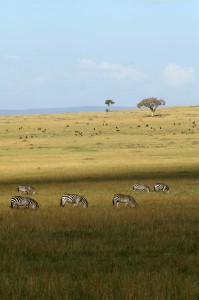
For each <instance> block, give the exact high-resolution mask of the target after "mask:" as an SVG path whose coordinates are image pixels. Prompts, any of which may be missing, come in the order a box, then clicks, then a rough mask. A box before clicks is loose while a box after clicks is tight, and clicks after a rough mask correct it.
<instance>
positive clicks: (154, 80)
mask: <svg viewBox="0 0 199 300" xmlns="http://www.w3.org/2000/svg"><path fill="white" fill-rule="evenodd" d="M0 2H1V3H0V4H1V5H0V109H28V108H48V107H49V108H51V107H71V106H72V107H73V106H99V105H100V106H101V105H102V106H103V105H104V102H105V100H106V99H111V100H113V101H115V105H117V106H132V107H135V106H136V105H137V103H138V102H140V101H141V100H142V99H143V98H150V97H157V98H164V99H165V100H166V105H168V106H173V105H175V106H176V105H198V104H199V1H198V0H0Z"/></svg>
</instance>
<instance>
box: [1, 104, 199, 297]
mask: <svg viewBox="0 0 199 300" xmlns="http://www.w3.org/2000/svg"><path fill="white" fill-rule="evenodd" d="M0 159H1V164H0V174H1V176H0V277H1V278H0V299H5V300H7V299H9V300H11V299H28V300H32V299H52V300H54V299H60V300H62V299H71V300H73V299H89V300H92V299H93V300H95V299H96V300H98V299H99V300H101V299H104V300H105V299H109V300H111V299H113V300H117V299H125V300H128V299H135V300H136V299H139V300H140V299H144V300H145V299H146V300H147V299H153V300H156V299H157V300H162V299H172V300H173V299H178V300H180V299H186V300H188V299H199V256H198V254H199V242H198V241H199V106H186V107H168V108H167V107H165V108H159V109H158V110H157V112H156V116H155V117H151V116H150V111H149V110H147V109H144V110H137V109H135V110H128V111H110V112H98V113H64V114H52V115H26V116H25V115H24V116H6V117H5V116H1V117H0ZM157 182H164V183H166V184H168V185H169V186H170V189H171V191H170V193H162V192H159V193H155V192H153V186H154V184H155V183H157ZM135 183H140V184H147V185H148V186H149V187H150V188H151V191H150V193H147V192H140V191H136V192H133V190H132V186H133V184H135ZM19 184H30V185H32V186H33V187H34V188H35V189H36V194H35V195H31V196H30V197H32V198H34V199H35V200H37V201H38V203H39V206H40V207H39V209H38V210H34V209H31V208H30V209H23V208H19V209H11V208H10V199H11V197H12V196H15V195H17V194H18V192H17V188H18V185H19ZM65 193H76V194H81V195H83V196H84V197H85V198H86V199H87V200H88V202H89V207H88V208H83V207H82V206H81V204H80V205H79V206H78V207H73V206H71V205H70V204H68V205H66V206H65V207H64V208H60V207H59V203H60V198H61V196H62V195H63V194H65ZM116 193H124V194H129V195H132V196H133V197H134V198H135V200H136V201H137V203H138V205H137V206H136V207H135V208H131V207H128V206H127V207H126V208H125V207H124V205H123V204H120V205H119V207H118V208H116V207H113V205H112V198H113V195H114V194H116Z"/></svg>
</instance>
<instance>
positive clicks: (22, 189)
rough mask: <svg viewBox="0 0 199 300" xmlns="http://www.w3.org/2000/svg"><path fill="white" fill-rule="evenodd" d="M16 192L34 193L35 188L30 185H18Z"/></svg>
mask: <svg viewBox="0 0 199 300" xmlns="http://www.w3.org/2000/svg"><path fill="white" fill-rule="evenodd" d="M18 192H19V193H20V194H35V189H34V188H33V187H32V186H30V185H19V186H18Z"/></svg>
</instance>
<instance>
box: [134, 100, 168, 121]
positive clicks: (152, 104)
mask: <svg viewBox="0 0 199 300" xmlns="http://www.w3.org/2000/svg"><path fill="white" fill-rule="evenodd" d="M165 104H166V101H165V100H164V99H157V98H155V97H152V98H146V99H143V100H142V101H140V102H139V103H138V104H137V107H138V108H141V107H147V108H149V109H150V110H151V116H152V117H153V116H154V113H155V111H156V109H157V108H158V107H159V106H161V105H165Z"/></svg>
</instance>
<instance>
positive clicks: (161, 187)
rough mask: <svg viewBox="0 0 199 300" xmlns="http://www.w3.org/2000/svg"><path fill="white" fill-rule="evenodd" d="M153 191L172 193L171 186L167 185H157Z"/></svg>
mask: <svg viewBox="0 0 199 300" xmlns="http://www.w3.org/2000/svg"><path fill="white" fill-rule="evenodd" d="M153 189H154V192H159V191H162V192H164V193H169V192H170V188H169V186H168V185H167V184H165V183H156V184H155V186H154V188H153Z"/></svg>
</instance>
